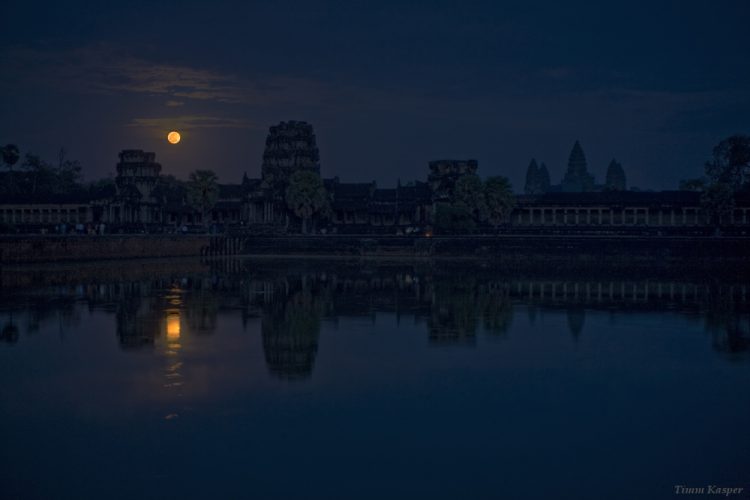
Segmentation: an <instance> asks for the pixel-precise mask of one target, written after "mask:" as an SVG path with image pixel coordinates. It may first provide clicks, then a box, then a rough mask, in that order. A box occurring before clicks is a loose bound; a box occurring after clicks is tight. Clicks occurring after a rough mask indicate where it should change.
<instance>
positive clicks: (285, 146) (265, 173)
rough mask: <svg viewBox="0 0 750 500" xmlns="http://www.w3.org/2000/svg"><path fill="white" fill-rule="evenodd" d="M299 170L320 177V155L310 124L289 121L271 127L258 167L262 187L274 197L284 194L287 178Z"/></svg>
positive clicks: (287, 182)
mask: <svg viewBox="0 0 750 500" xmlns="http://www.w3.org/2000/svg"><path fill="white" fill-rule="evenodd" d="M301 169H306V170H312V171H313V172H315V173H317V174H318V175H320V153H319V151H318V146H317V144H316V143H315V133H314V132H313V127H312V125H310V124H309V123H307V122H298V121H288V122H281V123H279V124H278V125H274V126H272V127H271V128H270V129H269V130H268V137H266V148H265V150H264V151H263V164H262V165H261V177H262V181H263V184H264V186H265V187H266V188H270V189H272V190H273V191H274V192H275V193H276V194H278V193H283V191H284V190H285V189H286V186H287V185H288V184H289V178H290V177H291V176H292V174H293V173H294V172H296V171H297V170H301Z"/></svg>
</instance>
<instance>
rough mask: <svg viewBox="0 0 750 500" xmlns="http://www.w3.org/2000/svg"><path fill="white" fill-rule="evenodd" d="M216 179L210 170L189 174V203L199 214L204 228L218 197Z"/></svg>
mask: <svg viewBox="0 0 750 500" xmlns="http://www.w3.org/2000/svg"><path fill="white" fill-rule="evenodd" d="M218 179H219V178H218V177H217V176H216V174H215V173H214V172H213V171H212V170H196V171H194V172H191V173H190V178H189V180H188V183H187V194H188V201H189V203H190V204H191V205H192V206H193V207H194V208H195V209H197V210H198V211H200V213H201V217H202V221H203V225H204V226H206V227H207V226H208V213H209V212H210V211H211V209H212V208H213V206H214V204H215V203H216V199H217V198H218V197H219V184H218V183H217V181H218Z"/></svg>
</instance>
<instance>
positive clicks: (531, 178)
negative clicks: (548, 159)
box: [523, 158, 539, 194]
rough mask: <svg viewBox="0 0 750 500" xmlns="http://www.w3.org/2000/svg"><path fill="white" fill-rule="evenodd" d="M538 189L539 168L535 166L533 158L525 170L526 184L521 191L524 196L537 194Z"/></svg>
mask: <svg viewBox="0 0 750 500" xmlns="http://www.w3.org/2000/svg"><path fill="white" fill-rule="evenodd" d="M538 187H539V167H538V166H537V164H536V160H535V159H534V158H532V159H531V163H529V166H528V167H527V168H526V184H525V185H524V188H523V191H524V193H526V194H537V191H538Z"/></svg>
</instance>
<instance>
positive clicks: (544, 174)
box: [539, 162, 550, 193]
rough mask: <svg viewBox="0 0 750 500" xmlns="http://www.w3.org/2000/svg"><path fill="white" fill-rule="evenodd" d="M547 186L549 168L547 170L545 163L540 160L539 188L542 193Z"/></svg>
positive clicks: (548, 186)
mask: <svg viewBox="0 0 750 500" xmlns="http://www.w3.org/2000/svg"><path fill="white" fill-rule="evenodd" d="M549 188H550V180H549V170H547V165H545V164H544V162H542V165H541V166H540V167H539V189H540V191H541V192H542V193H546V192H547V191H549Z"/></svg>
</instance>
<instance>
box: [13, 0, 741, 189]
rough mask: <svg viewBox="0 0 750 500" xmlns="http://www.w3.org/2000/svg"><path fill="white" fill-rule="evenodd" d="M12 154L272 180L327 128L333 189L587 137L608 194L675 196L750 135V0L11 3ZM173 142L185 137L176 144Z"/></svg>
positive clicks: (553, 150)
mask: <svg viewBox="0 0 750 500" xmlns="http://www.w3.org/2000/svg"><path fill="white" fill-rule="evenodd" d="M3 19H4V21H3V29H2V30H0V64H1V65H2V66H1V67H2V68H3V71H2V79H0V96H1V97H0V116H1V117H2V120H0V142H1V143H3V144H4V143H7V142H15V143H17V144H18V145H19V146H20V147H21V149H22V150H24V151H26V150H33V151H35V152H38V153H40V154H42V155H44V156H46V157H48V158H50V159H52V158H54V157H55V152H56V150H57V149H58V148H59V147H60V146H65V147H66V148H67V149H68V150H69V152H70V156H72V157H74V158H78V159H80V160H81V161H82V163H83V164H84V171H85V174H86V176H87V178H89V179H91V178H96V177H100V176H105V175H109V174H111V173H112V172H113V171H114V164H115V162H116V155H117V152H118V151H119V150H120V149H123V148H143V149H148V150H153V151H156V153H157V158H158V159H159V160H160V161H161V162H162V165H163V166H164V171H165V172H166V173H174V174H175V175H177V176H178V177H186V175H187V173H188V172H189V171H190V170H193V169H195V168H212V169H214V170H216V171H217V172H218V173H219V175H220V176H221V178H222V180H223V181H225V182H235V181H238V180H239V179H240V178H241V176H242V173H243V172H247V173H248V175H250V176H258V175H259V173H260V163H261V155H262V150H263V144H264V141H265V136H266V132H267V129H268V127H269V126H270V125H272V124H275V123H277V122H279V121H281V120H288V119H299V120H306V121H308V122H310V123H312V124H313V125H314V127H315V130H316V133H317V135H318V144H319V147H320V150H321V164H322V172H323V175H324V176H327V177H328V176H333V175H338V176H339V177H340V178H341V179H342V180H348V181H354V180H371V179H374V180H377V181H378V184H379V185H382V186H390V185H393V184H395V182H396V179H397V178H401V179H402V181H406V180H410V179H423V178H425V177H426V171H427V162H428V161H429V160H432V159H440V158H476V159H478V160H479V168H480V173H481V174H482V175H483V176H487V175H495V174H502V175H507V176H508V177H510V179H511V181H513V183H514V186H515V187H516V189H520V188H522V179H523V175H524V173H525V169H526V166H527V164H528V162H529V160H530V159H531V158H532V157H535V158H536V159H537V160H538V161H544V162H546V163H547V165H548V166H549V168H550V173H551V175H552V180H553V182H558V181H559V179H560V178H561V177H562V174H563V172H564V168H565V164H566V161H567V156H568V152H569V151H570V148H571V146H572V144H573V142H574V141H575V140H576V139H580V141H581V144H582V145H583V148H584V150H585V152H586V155H587V157H588V160H589V170H590V171H591V172H592V173H594V174H595V175H596V178H597V181H602V180H603V177H604V172H605V170H606V166H607V164H608V163H609V160H610V159H611V158H612V157H615V158H617V159H618V160H619V161H620V162H621V163H622V164H623V166H624V167H625V169H626V172H627V174H628V177H629V182H630V183H631V184H635V185H638V186H640V187H642V188H653V189H669V188H674V187H675V186H676V185H677V182H678V181H679V179H681V178H685V177H694V176H696V175H699V174H700V173H701V171H702V164H703V162H704V161H705V160H706V159H707V157H708V156H709V155H710V152H711V148H712V147H713V145H714V144H715V143H716V142H718V141H719V140H720V139H721V138H723V137H725V136H727V135H730V134H732V133H738V132H739V133H748V132H750V130H749V129H750V118H748V117H750V37H748V25H749V24H750V23H749V22H750V2H747V1H715V2H705V1H700V2H665V3H655V2H643V3H636V2H628V3H621V4H619V5H606V6H605V5H599V6H595V5H591V2H576V3H573V2H564V5H563V2H556V1H555V2H536V3H534V4H533V5H531V4H529V3H513V4H505V3H501V2H413V1H411V2H378V3H377V4H375V3H373V2H356V1H347V2H307V3H302V2H299V3H291V2H283V1H274V2H258V3H254V4H252V5H245V4H244V3H242V2H212V3H208V2H205V3H204V2H156V1H152V2H121V3H119V4H117V5H100V3H99V2H64V3H63V2H55V3H51V2H50V3H45V2H28V1H27V2H13V1H11V2H6V3H5V4H4V7H3ZM171 129H177V130H180V131H181V132H182V133H183V141H182V142H181V143H180V144H179V145H177V146H170V145H169V144H168V143H167V142H166V139H165V137H166V132H167V131H169V130H171Z"/></svg>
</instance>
